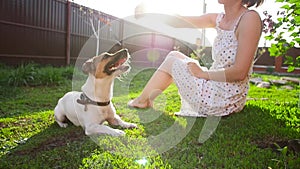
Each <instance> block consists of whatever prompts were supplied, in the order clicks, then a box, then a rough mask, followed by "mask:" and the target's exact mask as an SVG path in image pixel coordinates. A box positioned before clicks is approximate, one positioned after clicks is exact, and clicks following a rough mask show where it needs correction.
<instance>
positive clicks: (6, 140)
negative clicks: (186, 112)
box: [0, 65, 300, 169]
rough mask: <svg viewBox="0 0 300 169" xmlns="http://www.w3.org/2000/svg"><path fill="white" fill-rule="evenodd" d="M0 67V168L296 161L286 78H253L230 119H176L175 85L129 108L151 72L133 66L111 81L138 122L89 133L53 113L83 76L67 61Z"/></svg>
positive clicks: (297, 134)
mask: <svg viewBox="0 0 300 169" xmlns="http://www.w3.org/2000/svg"><path fill="white" fill-rule="evenodd" d="M0 70H1V72H2V73H1V75H0V78H1V87H0V91H1V94H0V99H1V102H0V133H1V134H0V168H124V169H127V168H151V169H152V168H174V169H175V168H178V169H183V168H184V169H185V168H187V169H190V168H268V167H270V168H290V169H293V168H297V167H299V164H300V154H299V147H297V145H298V146H299V144H293V143H294V142H295V141H299V139H300V111H299V89H300V87H299V85H298V84H291V85H292V86H293V87H294V89H292V90H287V89H284V88H282V87H281V86H279V85H273V86H271V88H268V89H264V88H258V87H256V86H255V85H253V84H251V87H250V91H249V95H248V97H249V100H248V101H247V104H246V106H245V108H244V109H243V110H242V111H241V112H239V113H236V114H233V115H231V116H229V117H224V118H221V119H219V118H214V117H210V118H188V117H176V116H174V112H176V111H179V108H180V98H179V96H178V93H177V89H176V87H175V86H174V85H172V86H170V87H169V88H168V89H167V90H166V91H165V92H164V93H163V94H162V95H161V96H160V97H159V98H158V99H157V101H156V102H155V103H154V109H144V110H139V109H130V108H128V107H127V102H128V101H129V100H130V99H131V98H133V97H136V96H137V95H138V94H139V92H140V91H141V90H142V88H143V86H144V85H145V83H146V82H147V80H148V79H149V78H150V76H151V74H152V73H153V70H151V69H149V70H144V71H140V72H137V73H135V71H134V70H133V71H132V72H131V73H129V74H128V75H127V76H126V77H123V78H122V79H121V80H116V81H115V88H114V98H113V102H114V105H115V107H116V109H117V112H118V114H120V116H121V117H122V119H124V120H125V121H130V122H134V123H137V124H138V127H139V128H138V129H126V130H124V131H125V132H126V136H124V137H110V136H94V137H88V136H85V135H84V132H83V130H82V128H81V127H75V126H73V125H71V124H70V125H69V126H68V127H67V128H65V129H63V128H60V127H59V126H58V125H57V124H56V123H55V122H54V118H53V109H54V107H55V105H56V102H57V100H58V99H59V98H60V97H61V96H63V95H64V93H65V92H67V91H70V90H72V89H78V88H79V86H80V84H82V82H83V81H84V79H85V76H84V75H82V74H81V73H80V71H78V70H76V69H75V75H76V76H73V78H72V74H73V67H67V68H52V67H40V66H37V65H29V66H28V65H27V66H26V65H25V66H23V67H19V68H10V67H6V66H3V65H1V66H0ZM254 76H257V77H262V78H263V79H278V78H280V76H275V75H261V74H254ZM72 79H73V80H72ZM297 148H298V149H297ZM297 150H298V151H297Z"/></svg>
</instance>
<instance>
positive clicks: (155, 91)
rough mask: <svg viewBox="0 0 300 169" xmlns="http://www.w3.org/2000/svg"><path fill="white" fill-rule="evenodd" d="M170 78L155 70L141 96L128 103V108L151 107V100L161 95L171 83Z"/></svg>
mask: <svg viewBox="0 0 300 169" xmlns="http://www.w3.org/2000/svg"><path fill="white" fill-rule="evenodd" d="M172 81H173V79H172V76H171V75H170V74H169V73H167V72H165V71H162V70H159V69H158V70H156V71H155V72H154V74H153V75H152V77H151V78H150V80H149V81H148V83H147V84H146V86H145V88H144V89H143V91H142V93H141V95H140V96H139V97H137V98H136V99H134V100H131V101H130V102H129V103H128V106H130V107H136V108H147V107H152V106H153V105H152V103H153V100H154V99H155V98H156V97H157V96H158V95H159V94H161V93H162V92H163V91H164V90H165V89H166V88H167V87H168V86H169V85H170V84H171V83H172Z"/></svg>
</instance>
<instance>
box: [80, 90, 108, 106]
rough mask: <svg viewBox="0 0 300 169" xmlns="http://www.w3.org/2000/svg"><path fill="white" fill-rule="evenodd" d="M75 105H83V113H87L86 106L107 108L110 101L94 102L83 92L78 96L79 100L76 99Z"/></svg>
mask: <svg viewBox="0 0 300 169" xmlns="http://www.w3.org/2000/svg"><path fill="white" fill-rule="evenodd" d="M77 103H79V104H82V105H84V106H85V107H84V111H87V105H88V104H91V105H95V106H108V105H109V104H110V100H109V101H107V102H96V101H93V100H92V99H90V98H89V97H87V96H86V95H85V94H84V93H83V92H82V93H81V95H80V99H77Z"/></svg>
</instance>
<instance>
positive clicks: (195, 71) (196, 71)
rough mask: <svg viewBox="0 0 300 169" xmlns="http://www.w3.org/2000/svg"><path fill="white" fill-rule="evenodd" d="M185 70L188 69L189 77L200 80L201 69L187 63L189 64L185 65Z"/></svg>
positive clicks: (192, 63) (191, 63)
mask: <svg viewBox="0 0 300 169" xmlns="http://www.w3.org/2000/svg"><path fill="white" fill-rule="evenodd" d="M187 68H188V70H189V72H190V73H191V75H193V76H195V77H197V78H202V77H201V74H203V73H204V71H203V70H202V69H201V67H200V66H199V65H197V64H196V63H194V62H189V63H187Z"/></svg>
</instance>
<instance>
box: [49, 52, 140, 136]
mask: <svg viewBox="0 0 300 169" xmlns="http://www.w3.org/2000/svg"><path fill="white" fill-rule="evenodd" d="M129 57H130V56H129V53H128V51H127V49H121V50H119V51H118V52H116V53H113V54H112V53H106V52H105V53H102V54H101V55H99V56H95V57H93V58H91V59H89V60H87V61H86V62H85V63H84V64H83V66H82V70H83V72H84V73H86V74H88V78H87V80H86V82H85V84H84V85H83V86H82V87H81V90H82V92H77V91H71V92H68V93H66V94H65V95H64V96H63V97H62V98H60V99H59V101H58V104H57V105H56V107H55V109H54V116H55V120H56V122H57V123H58V124H59V126H60V127H67V123H65V120H66V118H67V119H68V120H69V121H71V122H72V123H73V124H74V125H76V126H82V127H83V129H84V130H85V134H86V135H99V134H108V135H112V136H121V135H124V134H125V132H124V131H122V130H118V129H113V128H111V127H109V126H106V125H103V122H104V121H108V123H109V124H111V125H119V126H121V127H123V128H136V127H137V125H136V124H133V123H128V122H125V121H123V120H122V119H121V118H120V116H119V115H117V114H116V109H115V107H114V106H113V104H112V103H111V99H112V95H113V84H114V79H115V78H116V77H117V76H120V75H121V74H122V73H124V72H127V71H129V69H130V66H129V64H128V62H127V61H128V59H129Z"/></svg>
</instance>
